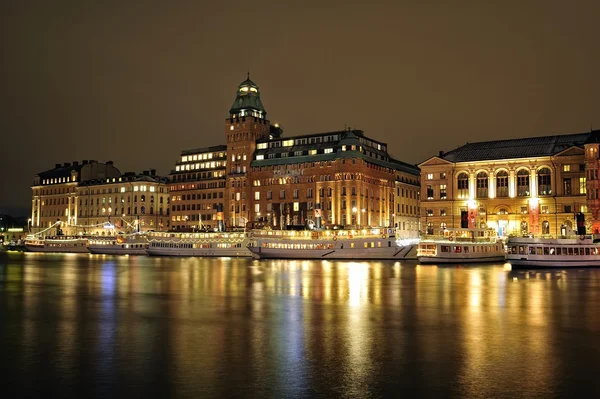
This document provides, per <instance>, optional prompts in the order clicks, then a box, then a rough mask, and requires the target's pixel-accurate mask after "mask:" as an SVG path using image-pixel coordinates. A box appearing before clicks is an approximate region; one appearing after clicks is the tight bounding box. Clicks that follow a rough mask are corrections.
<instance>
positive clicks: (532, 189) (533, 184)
mask: <svg viewBox="0 0 600 399" xmlns="http://www.w3.org/2000/svg"><path fill="white" fill-rule="evenodd" d="M537 179H538V176H537V172H536V169H535V168H530V169H529V194H530V197H531V198H534V197H537V196H538V192H537Z"/></svg>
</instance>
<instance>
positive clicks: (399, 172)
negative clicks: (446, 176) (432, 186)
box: [392, 164, 421, 238]
mask: <svg viewBox="0 0 600 399" xmlns="http://www.w3.org/2000/svg"><path fill="white" fill-rule="evenodd" d="M415 170H416V171H418V169H416V168H415V167H414V166H412V165H406V164H405V165H402V167H399V168H397V169H396V182H395V187H396V192H395V193H394V194H395V195H394V213H393V215H392V217H393V219H394V223H393V225H394V226H395V227H398V230H397V231H396V236H397V237H399V238H417V237H418V236H419V215H420V211H419V198H420V196H421V181H420V178H419V175H418V174H415V173H414V171H415Z"/></svg>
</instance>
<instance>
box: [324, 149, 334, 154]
mask: <svg viewBox="0 0 600 399" xmlns="http://www.w3.org/2000/svg"><path fill="white" fill-rule="evenodd" d="M332 152H333V148H325V154H331V153H332Z"/></svg>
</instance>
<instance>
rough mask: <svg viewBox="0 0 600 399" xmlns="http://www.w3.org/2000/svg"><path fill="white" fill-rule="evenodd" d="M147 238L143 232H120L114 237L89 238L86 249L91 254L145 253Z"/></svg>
mask: <svg viewBox="0 0 600 399" xmlns="http://www.w3.org/2000/svg"><path fill="white" fill-rule="evenodd" d="M147 248H148V239H147V237H146V235H145V234H130V235H125V234H120V235H117V236H116V237H109V238H93V239H90V242H89V244H88V250H89V251H90V252H91V253H93V254H106V255H146V249H147Z"/></svg>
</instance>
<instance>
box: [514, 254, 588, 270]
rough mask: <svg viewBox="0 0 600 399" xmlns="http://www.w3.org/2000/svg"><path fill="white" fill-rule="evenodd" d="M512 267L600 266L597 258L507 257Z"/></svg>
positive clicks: (557, 267) (564, 267) (563, 267)
mask: <svg viewBox="0 0 600 399" xmlns="http://www.w3.org/2000/svg"><path fill="white" fill-rule="evenodd" d="M507 261H508V263H510V265H511V266H512V267H514V268H543V269H566V268H570V267H600V260H598V259H533V258H515V257H509V258H508V259H507Z"/></svg>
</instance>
